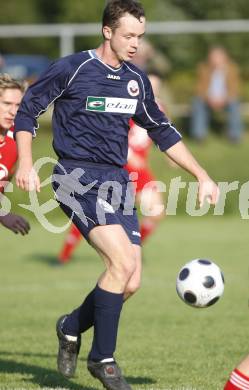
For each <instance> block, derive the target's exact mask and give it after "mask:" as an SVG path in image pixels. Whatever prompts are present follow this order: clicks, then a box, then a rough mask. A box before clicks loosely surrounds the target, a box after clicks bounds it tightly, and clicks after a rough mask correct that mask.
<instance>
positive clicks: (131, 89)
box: [127, 80, 139, 96]
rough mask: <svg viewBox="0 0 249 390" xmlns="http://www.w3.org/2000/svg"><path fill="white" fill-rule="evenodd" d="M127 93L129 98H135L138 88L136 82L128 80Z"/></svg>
mask: <svg viewBox="0 0 249 390" xmlns="http://www.w3.org/2000/svg"><path fill="white" fill-rule="evenodd" d="M127 90H128V93H129V94H130V95H131V96H137V95H138V94H139V86H138V82H137V81H136V80H130V81H129V83H128V85H127Z"/></svg>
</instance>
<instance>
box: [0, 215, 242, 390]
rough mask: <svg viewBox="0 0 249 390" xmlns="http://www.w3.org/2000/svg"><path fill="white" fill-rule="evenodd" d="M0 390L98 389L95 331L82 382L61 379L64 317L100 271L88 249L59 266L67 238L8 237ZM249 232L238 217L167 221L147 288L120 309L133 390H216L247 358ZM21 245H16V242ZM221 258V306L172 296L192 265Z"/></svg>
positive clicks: (86, 343) (148, 264) (147, 261)
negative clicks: (93, 373)
mask: <svg viewBox="0 0 249 390" xmlns="http://www.w3.org/2000/svg"><path fill="white" fill-rule="evenodd" d="M1 237H2V242H1V253H2V256H1V275H0V292H1V293H0V307H1V324H0V339H1V344H0V389H1V390H2V389H14V388H16V389H17V388H18V389H21V388H22V389H35V388H36V389H38V388H53V389H54V388H59V387H60V388H68V389H75V390H80V389H81V390H83V389H85V390H90V389H101V386H100V385H99V384H98V382H96V381H95V380H93V379H92V378H91V377H90V375H89V374H88V372H87V370H86V361H85V360H86V356H87V353H88V350H89V348H90V343H91V331H89V332H88V333H87V334H86V335H85V336H84V338H83V348H82V350H81V353H80V359H79V364H78V370H77V376H76V378H75V379H73V380H70V381H69V380H65V379H63V378H62V377H61V376H60V375H59V374H58V373H57V372H56V354H57V339H56V335H55V322H56V319H57V317H58V316H59V315H61V314H63V313H66V312H68V311H69V310H71V309H72V308H73V307H74V306H76V305H78V304H79V303H80V302H81V300H82V299H83V297H84V295H85V294H86V293H87V292H88V290H89V289H90V288H92V287H93V286H94V283H95V280H96V276H97V275H98V274H99V273H100V272H101V270H102V264H101V262H100V261H99V260H98V258H97V256H96V255H95V252H94V251H93V250H92V249H91V248H90V247H89V246H88V245H87V244H86V243H83V242H82V244H81V246H80V247H79V248H78V249H77V251H76V253H75V258H74V259H73V261H72V262H71V263H70V264H69V265H68V266H65V267H56V266H54V262H55V256H56V254H57V251H58V249H59V247H60V243H61V239H62V236H58V235H54V234H51V233H48V232H46V231H45V230H43V229H41V227H40V226H39V225H38V224H35V223H33V226H32V231H31V233H30V235H29V236H28V237H13V236H12V234H11V233H9V232H8V231H7V230H3V229H2V230H1ZM247 237H248V227H247V222H246V221H242V220H240V219H239V218H237V217H224V218H217V219H214V217H207V218H202V219H198V218H197V219H196V218H191V217H170V218H168V219H166V220H165V222H164V223H163V224H162V225H161V227H160V228H159V230H158V231H157V232H156V234H155V235H154V237H153V238H152V239H151V240H150V241H149V242H148V243H147V244H146V246H145V248H144V273H143V286H142V288H141V290H140V292H139V293H138V294H137V296H135V297H134V298H133V299H131V300H130V301H128V302H127V303H126V304H125V306H124V310H123V314H122V318H121V325H120V331H119V337H118V348H117V352H116V358H117V360H118V361H119V362H120V365H121V366H122V368H123V370H124V372H125V375H126V377H127V378H128V380H129V382H130V383H131V384H132V385H133V387H134V389H135V390H138V389H153V390H157V389H158V390H159V389H160V390H180V389H181V390H183V389H184V390H190V389H191V390H194V389H195V390H218V389H222V385H223V384H224V382H225V379H226V377H227V375H228V373H229V371H230V370H231V369H232V368H233V365H234V364H235V363H236V362H237V361H238V359H240V358H241V357H242V356H243V354H246V353H247V352H248V343H247V340H248V337H247V335H248V247H247V244H246V242H247ZM13 239H14V240H13ZM196 257H207V258H211V259H214V260H215V261H216V262H217V263H218V264H219V265H220V266H221V268H222V269H223V271H224V274H225V279H226V286H225V292H224V295H223V297H222V299H221V300H220V301H219V302H218V303H217V304H216V305H215V306H213V307H210V308H207V309H193V308H191V307H188V306H187V305H185V304H184V303H183V302H181V301H180V299H179V298H178V296H177V295H176V292H175V279H176V274H177V272H178V270H179V269H180V267H181V266H182V265H183V264H184V263H185V262H186V261H188V260H190V259H192V258H196Z"/></svg>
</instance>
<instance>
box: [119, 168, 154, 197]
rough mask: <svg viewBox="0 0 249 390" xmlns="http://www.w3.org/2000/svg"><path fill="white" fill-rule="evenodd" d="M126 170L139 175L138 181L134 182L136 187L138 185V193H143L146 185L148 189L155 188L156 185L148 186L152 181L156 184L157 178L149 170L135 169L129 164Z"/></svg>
mask: <svg viewBox="0 0 249 390" xmlns="http://www.w3.org/2000/svg"><path fill="white" fill-rule="evenodd" d="M125 169H126V170H127V171H128V172H129V173H131V172H136V173H137V174H138V178H137V180H135V181H134V185H136V192H141V191H142V189H143V188H144V186H145V184H147V187H155V184H153V183H151V185H148V183H150V182H151V181H152V182H154V181H155V180H156V179H155V176H154V175H153V173H152V172H151V171H150V169H148V168H141V169H138V168H134V167H132V165H129V164H127V165H126V166H125Z"/></svg>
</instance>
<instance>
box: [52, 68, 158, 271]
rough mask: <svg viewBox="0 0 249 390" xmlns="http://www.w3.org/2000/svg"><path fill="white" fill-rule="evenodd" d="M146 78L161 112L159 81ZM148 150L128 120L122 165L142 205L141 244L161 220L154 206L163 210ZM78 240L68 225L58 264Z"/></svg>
mask: <svg viewBox="0 0 249 390" xmlns="http://www.w3.org/2000/svg"><path fill="white" fill-rule="evenodd" d="M148 78H149V80H150V82H151V86H152V90H153V93H154V95H155V98H156V101H157V104H158V106H159V108H160V109H161V110H162V111H164V109H163V107H162V104H161V103H160V102H159V98H158V96H159V93H160V88H161V87H162V82H161V79H160V77H159V75H158V74H156V73H150V74H149V75H148ZM151 146H152V140H151V138H150V137H149V136H148V134H147V131H146V130H145V129H142V128H141V127H140V126H138V125H136V123H134V122H133V121H132V120H131V121H130V131H129V137H128V162H127V164H126V165H125V169H127V171H128V172H129V173H132V172H135V173H137V180H135V181H134V186H135V191H136V201H137V203H138V204H141V201H142V202H143V212H145V214H146V216H144V217H143V219H142V221H141V223H140V234H141V242H142V243H143V242H144V241H145V240H146V239H147V238H148V237H149V236H150V235H151V234H152V233H153V232H154V231H155V229H156V227H157V225H158V224H159V222H160V221H161V220H162V218H163V217H164V213H163V211H160V212H158V211H157V210H156V208H158V206H163V199H162V194H161V192H159V191H157V187H156V185H155V183H154V181H155V180H156V179H155V176H154V175H153V172H152V171H151V169H150V168H149V165H148V159H149V152H150V149H151ZM161 210H163V207H161ZM81 239H82V235H81V233H80V231H79V229H78V228H77V227H76V226H75V225H74V224H72V226H71V227H70V229H69V232H68V233H67V234H66V237H65V240H64V242H63V245H62V248H61V250H60V253H59V256H58V261H59V264H65V263H68V262H69V261H70V259H71V257H72V254H73V252H74V250H75V249H76V247H77V246H78V244H79V242H80V241H81Z"/></svg>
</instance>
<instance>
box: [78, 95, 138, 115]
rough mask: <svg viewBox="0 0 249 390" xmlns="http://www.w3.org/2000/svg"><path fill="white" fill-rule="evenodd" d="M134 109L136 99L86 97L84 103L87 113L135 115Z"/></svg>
mask: <svg viewBox="0 0 249 390" xmlns="http://www.w3.org/2000/svg"><path fill="white" fill-rule="evenodd" d="M136 108H137V99H122V98H110V97H98V96H88V97H87V101H86V110H87V111H98V112H116V113H119V114H135V112H136Z"/></svg>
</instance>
